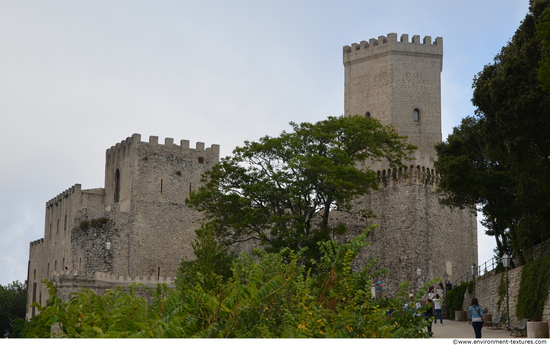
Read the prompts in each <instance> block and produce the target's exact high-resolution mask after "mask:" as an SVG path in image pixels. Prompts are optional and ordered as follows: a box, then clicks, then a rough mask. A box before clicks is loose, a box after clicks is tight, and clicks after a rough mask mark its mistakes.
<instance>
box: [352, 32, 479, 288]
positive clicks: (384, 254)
mask: <svg viewBox="0 0 550 345" xmlns="http://www.w3.org/2000/svg"><path fill="white" fill-rule="evenodd" d="M343 62H344V67H345V114H346V115H348V116H349V115H362V116H367V117H373V118H376V119H378V120H380V121H381V122H382V124H384V125H393V126H394V127H395V128H396V129H397V130H398V131H399V133H400V134H401V135H404V136H407V137H408V138H409V139H408V141H409V142H410V143H412V144H414V145H416V146H418V150H417V151H416V153H415V159H414V160H413V161H410V162H406V163H405V166H403V167H400V168H399V169H396V170H394V171H392V170H391V169H390V168H389V167H388V164H387V162H367V163H366V164H367V165H369V166H370V168H372V169H373V170H375V171H377V172H378V177H379V181H380V191H378V192H374V193H372V194H370V195H367V196H365V197H363V198H362V199H361V200H360V201H359V202H358V206H357V207H358V208H359V209H366V210H372V211H373V212H374V214H375V215H376V216H377V218H375V219H373V220H368V221H367V222H368V223H375V224H378V225H380V228H379V229H376V230H374V231H373V232H372V233H371V235H370V239H369V240H370V241H371V243H372V244H371V246H369V247H367V248H366V250H365V251H364V252H363V253H361V255H360V257H359V259H358V263H357V264H358V265H364V264H366V261H368V260H370V259H372V258H377V259H378V260H379V261H378V264H377V265H376V266H377V267H378V268H387V269H389V272H388V274H386V275H385V276H384V277H380V279H381V280H382V281H383V283H384V285H385V286H386V287H387V288H388V290H389V291H386V292H388V293H395V292H396V290H397V287H398V285H399V283H400V282H403V281H411V283H412V287H413V288H414V289H417V288H419V287H420V285H422V283H425V282H426V281H428V280H431V279H434V278H436V277H442V276H443V274H444V273H445V272H447V273H448V274H449V275H450V276H451V277H453V276H460V275H462V274H464V273H466V272H468V269H469V267H470V266H471V265H472V263H474V262H477V229H476V226H477V223H476V217H475V212H474V210H472V209H468V210H452V209H450V208H447V207H443V206H441V205H440V204H439V202H438V200H437V194H436V193H435V190H436V187H437V183H438V175H437V172H436V171H434V164H433V163H434V161H435V160H436V159H437V155H436V152H435V149H434V145H435V144H437V143H440V142H441V79H440V75H441V71H442V63H443V39H442V38H441V37H438V38H436V39H435V41H433V42H432V39H431V37H430V36H426V37H424V39H423V40H422V41H421V40H420V36H418V35H415V36H413V37H412V42H409V36H408V35H406V34H404V35H401V38H400V40H399V41H398V40H397V34H395V33H390V34H388V35H387V36H379V37H378V39H374V38H371V39H370V40H369V42H367V41H362V42H361V43H359V44H357V43H354V44H352V45H351V46H345V47H344V51H343ZM362 164H365V163H362ZM349 223H350V229H352V231H351V234H354V233H356V232H357V231H362V230H363V229H364V227H365V225H366V224H365V222H364V220H353V219H351V220H350V221H349ZM351 224H353V225H351ZM418 269H420V272H421V273H420V275H419V276H418V275H417V270H418Z"/></svg>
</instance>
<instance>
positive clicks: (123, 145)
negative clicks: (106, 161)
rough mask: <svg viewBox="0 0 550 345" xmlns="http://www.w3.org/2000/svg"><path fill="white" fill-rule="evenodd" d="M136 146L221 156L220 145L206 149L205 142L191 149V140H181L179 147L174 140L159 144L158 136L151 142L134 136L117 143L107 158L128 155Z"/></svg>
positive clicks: (165, 140)
mask: <svg viewBox="0 0 550 345" xmlns="http://www.w3.org/2000/svg"><path fill="white" fill-rule="evenodd" d="M134 145H149V146H150V147H151V148H155V147H159V148H162V147H165V148H168V149H175V150H181V151H183V152H185V151H191V152H193V151H205V153H206V154H207V155H208V154H212V155H215V156H219V154H220V145H217V144H213V145H212V146H210V147H207V148H206V149H205V145H204V143H203V142H197V143H196V144H195V148H191V147H189V140H180V143H179V145H178V144H174V139H173V138H165V139H164V144H159V137H158V136H154V135H152V136H150V137H149V141H148V142H147V141H141V134H137V133H136V134H133V135H132V136H131V137H128V138H126V139H125V140H123V141H121V142H119V143H117V144H116V145H113V146H111V147H110V148H109V149H107V157H109V156H112V155H114V154H120V153H122V154H126V153H127V152H128V151H129V149H130V147H132V146H134Z"/></svg>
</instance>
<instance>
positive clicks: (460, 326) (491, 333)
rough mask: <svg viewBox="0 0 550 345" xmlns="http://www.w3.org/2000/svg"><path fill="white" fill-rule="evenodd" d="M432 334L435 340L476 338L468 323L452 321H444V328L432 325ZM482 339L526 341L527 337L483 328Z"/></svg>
mask: <svg viewBox="0 0 550 345" xmlns="http://www.w3.org/2000/svg"><path fill="white" fill-rule="evenodd" d="M432 332H433V333H434V335H433V337H434V338H452V339H461V338H475V334H474V329H473V327H472V325H471V324H470V323H468V321H451V320H443V326H441V325H440V324H439V322H438V323H437V326H433V325H432ZM481 337H482V338H489V339H503V338H519V339H522V338H523V339H525V337H514V336H511V335H510V331H506V330H500V329H494V330H493V329H490V328H489V329H488V328H487V327H483V329H482V330H481Z"/></svg>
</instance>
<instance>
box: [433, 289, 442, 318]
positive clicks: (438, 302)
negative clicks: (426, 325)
mask: <svg viewBox="0 0 550 345" xmlns="http://www.w3.org/2000/svg"><path fill="white" fill-rule="evenodd" d="M433 301H434V310H435V320H434V325H437V315H439V322H441V326H443V316H442V314H441V303H442V302H443V301H442V300H441V297H439V294H435V298H434V300H433Z"/></svg>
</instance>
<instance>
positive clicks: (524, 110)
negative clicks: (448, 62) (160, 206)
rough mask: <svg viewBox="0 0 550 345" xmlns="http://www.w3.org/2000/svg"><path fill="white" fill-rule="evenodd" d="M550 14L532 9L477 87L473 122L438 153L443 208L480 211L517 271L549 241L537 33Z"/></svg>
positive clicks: (546, 104)
mask: <svg viewBox="0 0 550 345" xmlns="http://www.w3.org/2000/svg"><path fill="white" fill-rule="evenodd" d="M549 6H550V1H549V0H538V1H531V2H530V12H529V13H528V14H527V15H526V17H525V19H524V20H523V22H522V23H521V24H520V26H519V28H518V30H517V31H516V33H515V34H514V36H513V37H512V39H511V40H510V42H508V44H507V45H506V46H504V47H503V48H502V50H501V51H500V53H499V54H497V55H496V57H495V59H494V62H493V63H492V64H488V65H486V66H485V67H484V68H483V71H481V72H480V73H478V75H477V76H476V78H475V79H474V83H473V88H474V93H473V98H472V102H473V104H474V105H475V106H476V107H477V109H476V116H475V118H467V119H465V120H464V121H463V122H462V124H461V125H460V126H459V127H458V128H455V129H454V131H453V133H452V134H451V135H450V136H449V138H448V139H447V142H445V143H442V144H440V145H438V146H437V150H438V156H439V159H438V162H437V163H436V168H437V170H438V172H440V173H441V174H442V179H443V181H442V183H441V185H440V188H441V190H442V191H443V192H444V193H445V194H444V198H443V199H444V202H446V203H448V204H451V205H454V206H461V207H470V206H473V205H474V204H478V205H479V206H480V209H481V210H482V211H483V213H484V217H485V220H484V222H485V224H486V225H487V228H488V232H487V234H489V235H494V236H495V238H496V240H497V251H498V255H499V256H501V255H502V254H503V252H505V251H511V252H512V254H513V255H514V256H515V257H516V258H517V259H519V262H520V263H523V262H525V261H528V260H530V253H531V251H532V247H533V246H534V245H536V244H538V243H540V242H542V241H543V240H546V239H548V238H550V232H549V230H548V229H549V228H550V227H549V226H550V136H548V133H549V131H550V121H549V120H548V119H549V118H550V94H549V93H546V92H545V91H544V90H543V88H542V87H541V81H540V80H539V72H538V71H539V66H540V64H541V62H543V61H545V59H546V58H547V56H546V54H547V53H545V49H544V47H543V39H541V37H542V36H541V35H542V34H541V32H543V29H544V28H543V27H541V26H540V25H541V23H544V21H543V18H544V13H545V11H548V8H549ZM537 25H539V28H540V29H541V31H540V32H539V33H537Z"/></svg>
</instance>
